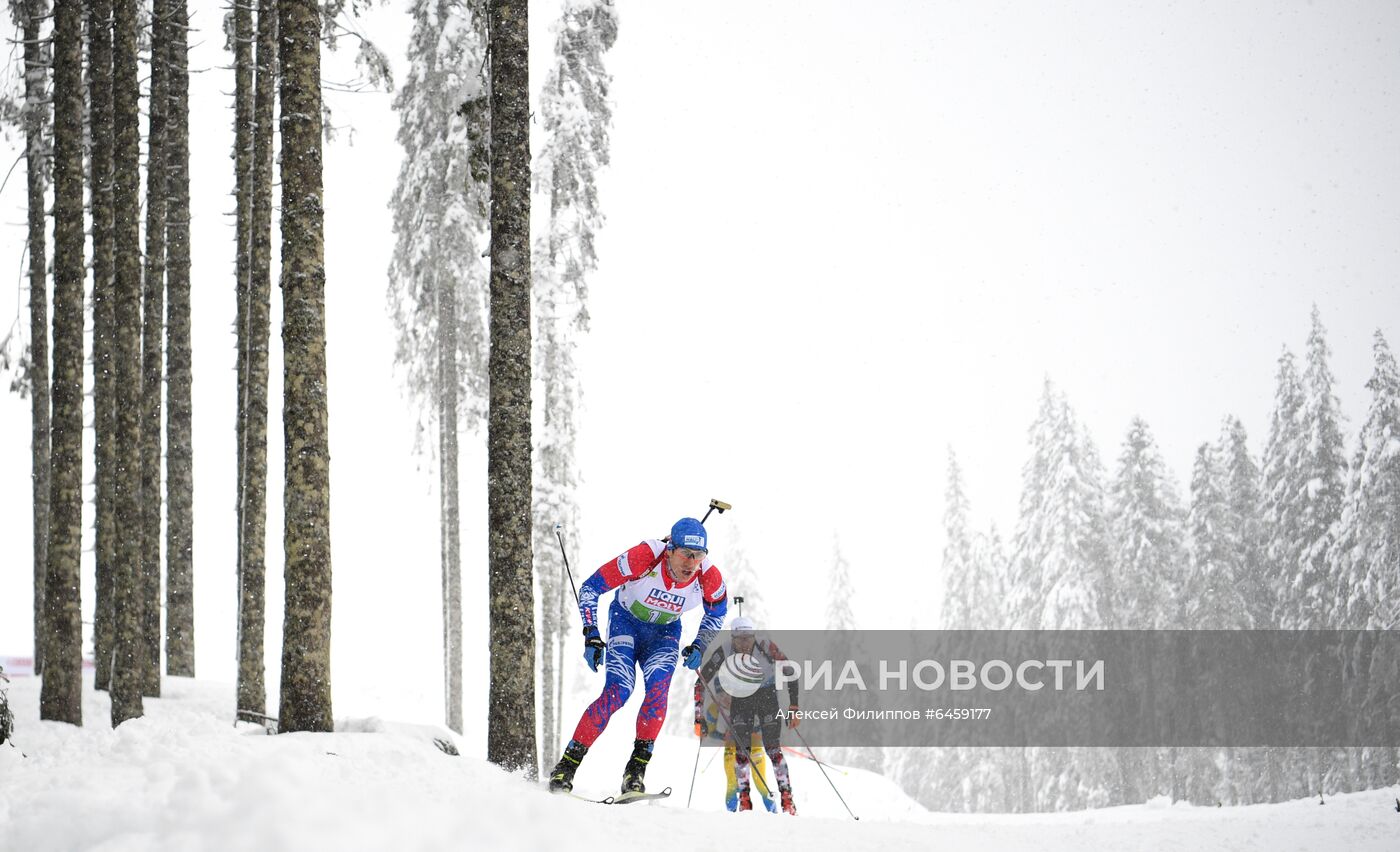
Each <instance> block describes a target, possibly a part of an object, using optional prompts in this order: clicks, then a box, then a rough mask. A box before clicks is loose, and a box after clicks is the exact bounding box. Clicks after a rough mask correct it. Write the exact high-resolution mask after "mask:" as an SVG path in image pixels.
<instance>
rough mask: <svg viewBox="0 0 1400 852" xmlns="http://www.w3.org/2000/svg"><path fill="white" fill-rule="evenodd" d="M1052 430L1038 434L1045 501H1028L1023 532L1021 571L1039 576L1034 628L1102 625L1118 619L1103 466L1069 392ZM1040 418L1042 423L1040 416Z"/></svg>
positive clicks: (1054, 408) (1036, 453) (1057, 405)
mask: <svg viewBox="0 0 1400 852" xmlns="http://www.w3.org/2000/svg"><path fill="white" fill-rule="evenodd" d="M1050 411H1051V418H1050V420H1049V422H1048V424H1046V426H1047V427H1048V428H1045V429H1044V430H1040V431H1037V432H1036V433H1034V434H1033V439H1036V440H1040V441H1043V442H1044V443H1043V445H1042V446H1038V447H1035V448H1034V449H1033V459H1040V460H1043V461H1044V463H1045V469H1044V472H1043V473H1044V475H1045V480H1044V482H1043V483H1029V485H1030V488H1028V490H1030V489H1031V488H1033V489H1037V490H1039V500H1037V501H1035V502H1033V503H1031V504H1030V505H1029V506H1027V505H1026V503H1025V502H1024V500H1025V497H1024V495H1023V504H1022V505H1023V509H1027V508H1028V509H1029V510H1030V515H1029V516H1026V515H1024V514H1023V516H1022V518H1021V525H1020V528H1019V529H1018V531H1017V547H1016V550H1017V559H1018V561H1020V562H1021V563H1022V565H1023V566H1024V567H1023V568H1022V570H1020V571H1018V574H1019V575H1020V576H1021V577H1032V578H1033V577H1035V576H1036V575H1037V574H1038V575H1039V578H1040V583H1039V587H1040V595H1039V598H1040V601H1041V605H1040V607H1039V608H1038V609H1039V611H1038V613H1037V612H1035V610H1034V609H1032V613H1033V617H1031V618H1029V619H1028V620H1027V622H1028V626H1030V627H1032V628H1036V629H1043V630H1096V629H1102V628H1104V627H1107V626H1108V625H1110V624H1111V623H1112V619H1111V617H1110V613H1111V606H1112V604H1111V601H1112V594H1111V586H1110V584H1109V575H1108V548H1107V537H1106V521H1105V514H1104V488H1103V465H1102V463H1101V462H1100V461H1099V455H1098V451H1097V450H1096V449H1095V448H1094V445H1093V442H1092V441H1091V440H1090V438H1089V436H1088V435H1087V433H1085V432H1084V431H1083V430H1082V428H1081V427H1080V426H1079V423H1078V421H1077V420H1076V419H1075V416H1074V413H1073V411H1072V410H1071V409H1070V407H1069V403H1068V402H1066V401H1065V400H1064V399H1063V398H1062V397H1059V398H1057V399H1055V400H1054V402H1053V404H1052V405H1051V406H1050ZM1038 422H1039V421H1038Z"/></svg>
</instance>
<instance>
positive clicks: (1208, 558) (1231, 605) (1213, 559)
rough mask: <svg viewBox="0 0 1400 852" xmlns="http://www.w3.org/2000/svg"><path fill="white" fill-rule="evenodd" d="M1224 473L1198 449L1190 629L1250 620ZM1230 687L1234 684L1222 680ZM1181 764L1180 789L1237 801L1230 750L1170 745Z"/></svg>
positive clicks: (1198, 798)
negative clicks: (1240, 578)
mask: <svg viewBox="0 0 1400 852" xmlns="http://www.w3.org/2000/svg"><path fill="white" fill-rule="evenodd" d="M1224 479H1225V477H1224V473H1223V471H1222V470H1221V469H1220V466H1219V463H1218V461H1217V458H1216V451H1215V449H1214V448H1213V447H1212V446H1211V445H1210V444H1208V443H1207V444H1201V445H1200V447H1199V448H1197V450H1196V461H1195V464H1194V465H1193V467H1192V471H1191V508H1190V512H1189V514H1188V515H1187V522H1186V526H1187V544H1186V552H1187V558H1186V572H1187V573H1186V581H1185V583H1184V584H1183V587H1182V593H1181V595H1180V599H1179V603H1180V606H1179V613H1180V616H1179V620H1178V621H1177V622H1176V623H1175V624H1173V625H1171V626H1173V627H1178V628H1184V629H1187V630H1231V629H1245V628H1247V627H1248V626H1249V616H1248V612H1247V611H1246V609H1245V604H1244V597H1243V595H1242V594H1241V592H1240V584H1239V582H1238V580H1237V579H1236V571H1237V568H1238V560H1237V558H1236V553H1237V548H1236V546H1235V542H1234V541H1233V540H1232V539H1231V537H1230V536H1231V533H1232V527H1231V524H1230V507H1229V501H1228V500H1227V498H1226V494H1225V488H1224ZM1219 686H1220V688H1222V689H1229V688H1230V686H1231V685H1230V684H1220V685H1219ZM1168 753H1169V754H1170V755H1172V756H1173V757H1174V758H1175V760H1174V761H1173V768H1174V769H1176V770H1179V772H1180V775H1181V777H1180V778H1179V779H1178V781H1177V784H1176V785H1175V787H1174V790H1175V791H1177V792H1179V794H1180V795H1181V796H1183V797H1184V798H1185V799H1186V800H1187V801H1190V802H1193V803H1195V804H1213V803H1215V802H1226V803H1229V804H1236V803H1237V802H1238V801H1239V792H1238V790H1236V789H1235V785H1234V782H1233V781H1232V778H1233V774H1232V771H1231V769H1232V767H1231V766H1230V764H1231V763H1232V761H1233V757H1232V755H1231V753H1230V750H1228V749H1227V750H1225V751H1224V752H1222V753H1217V752H1216V750H1214V749H1208V748H1187V749H1169V750H1168Z"/></svg>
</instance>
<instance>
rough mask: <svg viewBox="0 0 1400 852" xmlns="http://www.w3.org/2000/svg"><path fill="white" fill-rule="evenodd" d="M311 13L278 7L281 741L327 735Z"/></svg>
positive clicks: (323, 430)
mask: <svg viewBox="0 0 1400 852" xmlns="http://www.w3.org/2000/svg"><path fill="white" fill-rule="evenodd" d="M320 11H321V10H320V7H319V6H318V5H317V3H316V0H282V2H280V3H279V4H278V30H279V32H278V37H279V41H280V44H281V50H282V52H281V63H280V71H281V77H280V84H281V85H280V92H279V94H280V96H281V100H282V109H281V117H282V294H283V296H282V299H283V307H282V351H283V361H284V364H285V368H284V371H283V376H284V382H283V387H284V392H283V394H284V395H283V416H282V427H283V431H284V438H285V447H286V485H285V500H286V520H285V527H284V530H283V549H284V551H285V560H286V567H285V569H284V573H285V575H286V578H287V580H286V582H287V592H286V618H285V620H284V621H283V625H282V695H281V709H280V710H279V712H278V717H279V719H278V727H279V729H280V730H281V731H284V732H286V731H329V730H332V729H333V727H334V720H333V718H332V716H331V541H330V516H331V512H330V509H331V507H330V496H331V491H330V484H331V480H330V441H329V431H328V429H329V423H328V417H327V404H326V292H325V291H326V269H325V245H324V234H323V228H324V211H323V209H322V207H321V42H320V34H321V15H320Z"/></svg>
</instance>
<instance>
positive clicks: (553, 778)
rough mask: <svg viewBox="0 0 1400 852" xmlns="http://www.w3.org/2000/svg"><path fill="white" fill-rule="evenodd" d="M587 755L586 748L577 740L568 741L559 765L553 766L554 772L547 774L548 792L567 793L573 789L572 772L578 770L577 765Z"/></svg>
mask: <svg viewBox="0 0 1400 852" xmlns="http://www.w3.org/2000/svg"><path fill="white" fill-rule="evenodd" d="M585 754H588V746H586V745H584V744H583V743H581V742H579V741H578V740H569V747H568V748H566V749H564V756H563V757H561V758H559V763H557V764H555V766H554V771H553V772H551V773H550V774H549V792H551V793H569V792H572V791H573V789H574V772H576V771H577V770H578V765H579V764H580V763H582V762H583V756H584V755H585Z"/></svg>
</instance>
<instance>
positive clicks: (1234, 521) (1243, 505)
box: [1215, 416, 1274, 628]
mask: <svg viewBox="0 0 1400 852" xmlns="http://www.w3.org/2000/svg"><path fill="white" fill-rule="evenodd" d="M1215 459H1216V462H1217V463H1218V465H1219V467H1220V476H1221V484H1220V489H1221V491H1222V492H1223V496H1224V499H1225V506H1226V512H1225V516H1224V518H1223V519H1222V523H1223V524H1224V527H1223V528H1222V531H1221V536H1222V537H1223V538H1224V540H1225V542H1226V544H1225V547H1226V548H1228V551H1229V553H1228V557H1229V559H1230V560H1231V562H1232V564H1233V565H1234V568H1233V576H1234V577H1235V581H1236V584H1237V585H1238V587H1239V593H1240V596H1241V597H1242V598H1243V600H1244V610H1243V612H1244V614H1245V615H1246V616H1247V618H1246V619H1245V621H1244V623H1243V625H1242V626H1245V627H1250V628H1255V627H1263V626H1265V625H1268V624H1270V623H1272V619H1273V615H1272V613H1273V600H1274V596H1273V595H1272V594H1271V587H1270V585H1269V574H1268V566H1267V562H1266V560H1265V555H1264V547H1265V544H1266V543H1265V540H1264V534H1265V525H1264V522H1263V519H1262V517H1261V515H1260V511H1261V499H1262V498H1261V494H1260V488H1261V485H1262V479H1261V476H1260V472H1259V465H1258V463H1257V462H1255V460H1254V457H1253V456H1251V455H1250V453H1249V438H1248V435H1247V434H1246V432H1245V428H1244V424H1243V423H1241V422H1240V420H1239V418H1238V417H1234V416H1230V417H1226V418H1225V422H1224V424H1223V425H1222V426H1221V433H1220V440H1219V441H1218V442H1217V443H1216V447H1215Z"/></svg>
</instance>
